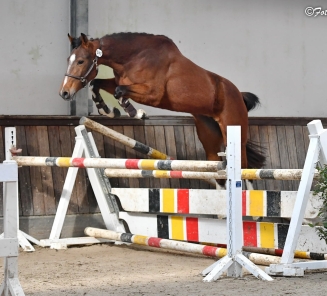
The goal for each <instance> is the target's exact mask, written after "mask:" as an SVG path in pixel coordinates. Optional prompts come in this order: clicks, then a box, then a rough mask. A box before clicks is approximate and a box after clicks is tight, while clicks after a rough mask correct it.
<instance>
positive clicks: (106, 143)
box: [103, 126, 119, 187]
mask: <svg viewBox="0 0 327 296" xmlns="http://www.w3.org/2000/svg"><path fill="white" fill-rule="evenodd" d="M108 127H109V128H111V129H113V126H108ZM103 147H104V152H105V156H106V158H116V147H115V141H114V140H113V139H111V138H108V137H103ZM109 181H110V184H111V186H112V187H119V180H118V178H110V179H109Z"/></svg>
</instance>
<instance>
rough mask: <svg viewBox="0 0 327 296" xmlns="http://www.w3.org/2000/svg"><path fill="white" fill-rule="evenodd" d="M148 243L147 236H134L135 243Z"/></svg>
mask: <svg viewBox="0 0 327 296" xmlns="http://www.w3.org/2000/svg"><path fill="white" fill-rule="evenodd" d="M146 242H147V236H144V235H134V236H133V243H135V244H139V245H146Z"/></svg>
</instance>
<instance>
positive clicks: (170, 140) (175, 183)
mask: <svg viewBox="0 0 327 296" xmlns="http://www.w3.org/2000/svg"><path fill="white" fill-rule="evenodd" d="M164 130H165V142H166V151H167V154H168V155H169V156H170V157H172V158H174V159H177V152H176V143H175V131H174V127H173V126H164ZM170 185H171V188H180V182H179V179H171V180H170Z"/></svg>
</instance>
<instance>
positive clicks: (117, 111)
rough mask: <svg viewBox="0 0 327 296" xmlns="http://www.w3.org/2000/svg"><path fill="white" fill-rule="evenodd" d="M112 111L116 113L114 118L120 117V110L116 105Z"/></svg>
mask: <svg viewBox="0 0 327 296" xmlns="http://www.w3.org/2000/svg"><path fill="white" fill-rule="evenodd" d="M112 111H113V113H114V118H117V117H120V111H119V110H118V109H117V108H116V107H114V108H113V109H112Z"/></svg>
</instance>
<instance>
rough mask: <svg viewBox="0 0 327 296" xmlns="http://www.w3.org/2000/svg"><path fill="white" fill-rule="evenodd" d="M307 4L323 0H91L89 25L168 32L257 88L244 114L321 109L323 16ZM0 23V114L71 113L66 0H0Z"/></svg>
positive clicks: (99, 29)
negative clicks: (309, 11)
mask: <svg viewBox="0 0 327 296" xmlns="http://www.w3.org/2000/svg"><path fill="white" fill-rule="evenodd" d="M307 6H312V7H317V6H322V8H323V9H327V1H326V0H324V1H315V0H310V1H309V0H308V1H304V0H298V1H293V0H284V1H282V0H275V1H269V0H263V1H258V0H248V1H243V0H231V1H226V0H164V1H163V0H110V1H108V0H89V34H90V36H92V37H101V36H103V35H105V34H107V33H109V34H110V33H114V32H121V31H135V32H148V33H154V34H164V35H167V36H168V37H170V38H172V39H173V40H174V41H175V42H176V44H177V45H178V46H179V48H180V50H181V51H182V53H183V54H184V55H185V56H187V57H188V58H190V59H191V60H193V61H194V62H196V63H197V64H198V65H200V66H202V67H204V68H206V69H208V70H210V71H213V72H216V73H218V74H220V75H222V76H224V77H226V78H228V79H230V80H231V81H232V82H234V83H235V84H236V85H237V86H238V87H239V89H240V90H242V91H251V92H253V93H255V94H257V95H258V96H259V97H260V99H261V102H262V106H261V108H259V109H257V110H255V111H254V112H251V113H250V115H252V116H288V117H289V116H300V117H304V116H309V117H311V116H312V117H317V118H319V117H327V110H326V108H324V107H325V100H326V94H327V67H326V54H327V39H326V28H327V16H321V15H320V16H317V17H308V16H306V15H305V14H304V9H305V8H306V7H307ZM0 24H1V28H2V30H1V34H0V45H1V50H0V53H1V54H0V64H1V67H0V86H1V92H0V101H1V105H0V106H1V107H0V114H8V115H15V114H18V115H24V114H25V115H68V114H69V104H68V103H67V102H65V101H63V100H62V99H61V98H60V97H59V95H58V91H59V86H60V84H61V82H62V79H63V75H64V73H65V71H66V58H67V56H68V50H69V44H68V41H67V32H68V31H69V1H68V0H56V1H44V0H28V1H26V0H11V1H9V0H4V1H1V2H0ZM101 75H102V76H108V75H112V74H111V73H110V71H108V70H107V71H104V72H102V73H101ZM106 99H107V100H109V98H108V97H107V98H106ZM113 103H116V102H113ZM110 104H111V103H110ZM145 109H147V110H148V113H149V114H150V115H157V114H166V115H167V114H170V113H167V112H166V111H165V110H160V109H154V108H152V109H149V108H145ZM179 114H180V113H179Z"/></svg>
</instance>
